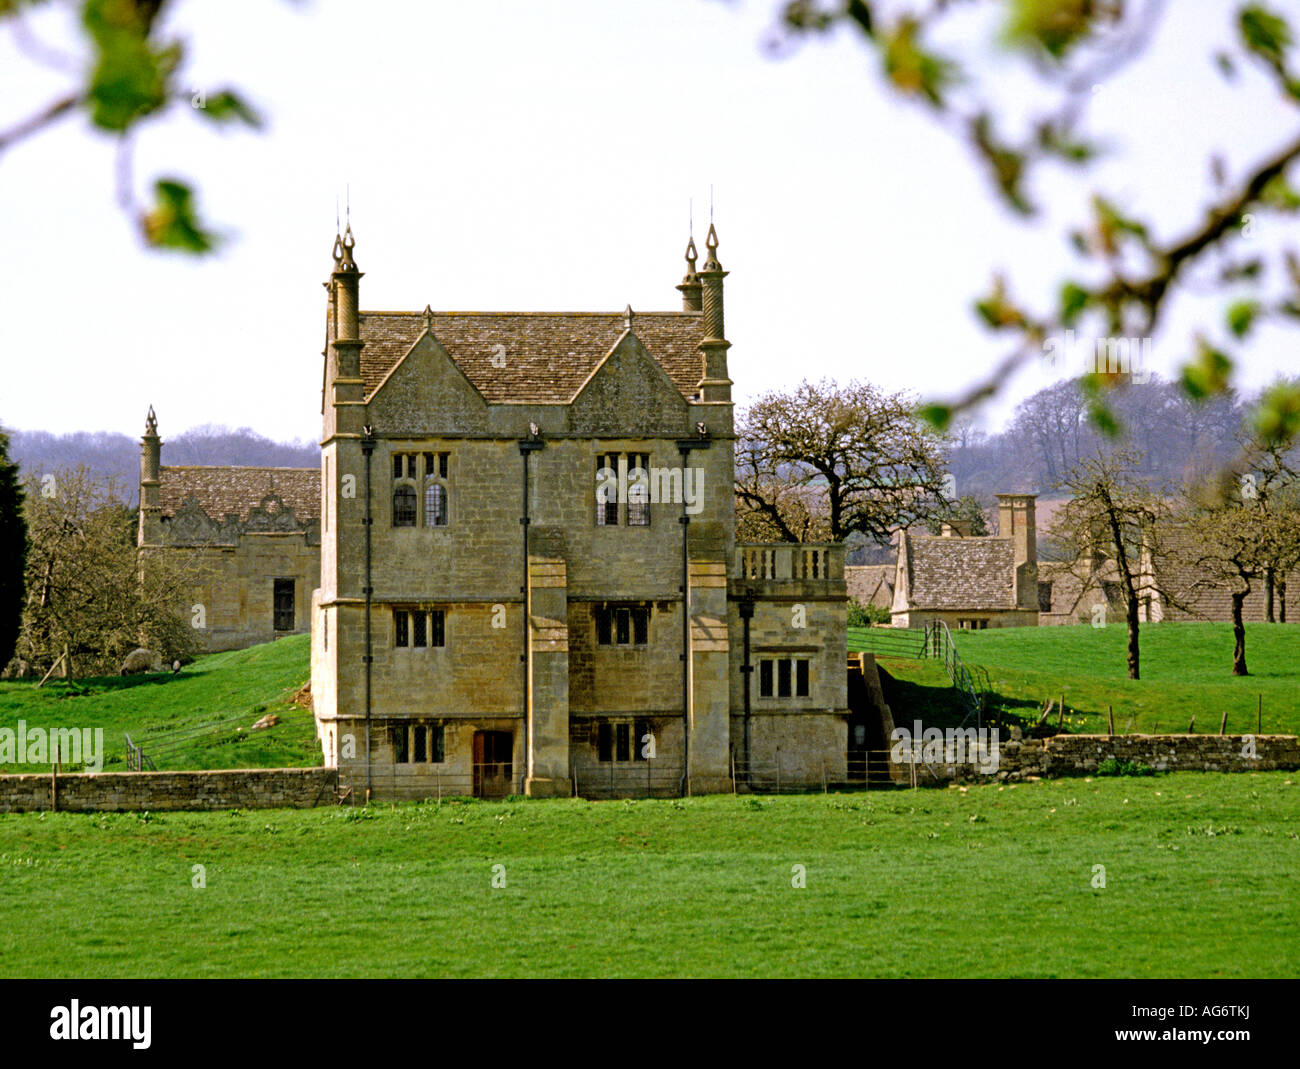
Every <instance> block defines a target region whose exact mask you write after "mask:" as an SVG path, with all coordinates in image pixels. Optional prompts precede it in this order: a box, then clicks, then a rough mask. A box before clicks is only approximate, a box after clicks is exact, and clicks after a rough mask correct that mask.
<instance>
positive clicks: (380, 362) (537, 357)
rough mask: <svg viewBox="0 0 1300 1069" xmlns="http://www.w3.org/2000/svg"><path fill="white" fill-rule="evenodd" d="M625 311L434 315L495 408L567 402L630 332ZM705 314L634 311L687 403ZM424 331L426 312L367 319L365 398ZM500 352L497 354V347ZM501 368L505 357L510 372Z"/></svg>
mask: <svg viewBox="0 0 1300 1069" xmlns="http://www.w3.org/2000/svg"><path fill="white" fill-rule="evenodd" d="M626 322H627V320H626V315H625V313H623V312H610V313H604V312H434V313H432V329H433V336H434V337H435V338H437V340H438V342H439V343H440V344H441V345H442V347H443V348H444V349H446V350H447V353H448V354H449V355H450V356H451V358H452V359H453V360H454V361H455V362H456V364H457V366H458V367H459V368H460V369H461V371H462V372H463V373H464V374H465V377H466V378H467V379H469V381H470V382H472V383H473V384H474V386H475V388H476V389H477V390H478V391H479V393H481V394H482V395H483V397H484V399H485V400H486V401H487V402H488V403H489V404H568V403H569V402H570V401H572V400H573V399H574V397H575V396H576V395H577V393H578V391H579V390H580V389H581V388H582V386H583V384H584V383H585V382H586V381H587V378H588V377H589V376H590V375H591V373H592V371H594V370H595V369H596V366H597V365H598V364H599V363H600V362H601V360H603V359H604V358H605V356H606V354H608V353H609V351H610V350H611V349H613V348H614V344H615V343H616V342H617V341H618V339H619V338H620V337H621V336H622V334H623V332H624V330H626V329H627V328H626ZM702 324H703V319H702V316H701V313H699V312H635V313H634V314H633V327H632V329H633V332H634V333H635V334H636V336H637V337H638V338H639V339H640V340H641V343H642V344H643V345H644V346H645V347H646V349H647V350H648V351H649V353H650V355H651V356H653V357H654V358H655V359H656V360H657V361H658V362H659V364H660V366H661V367H662V368H663V369H664V371H666V372H667V373H668V377H669V378H670V379H672V381H673V385H675V386H676V387H677V389H678V390H680V391H681V393H682V395H683V396H684V397H685V398H687V400H689V399H690V398H691V395H692V394H694V393H696V392H697V391H698V388H699V382H700V377H701V374H702V365H701V361H700V355H699V351H698V348H697V347H698V345H699V343H700V339H701V338H702V337H703V326H702ZM423 331H424V314H423V313H420V312H365V313H362V316H361V339H362V341H364V342H365V343H366V344H365V347H364V348H363V349H362V350H361V377H362V379H364V380H365V390H366V396H367V397H369V396H370V395H371V394H373V393H374V391H375V388H376V387H378V385H379V384H380V382H382V381H383V379H384V376H385V375H387V374H388V372H389V371H391V370H392V369H393V367H394V366H395V365H396V364H397V362H398V361H399V360H401V359H402V357H403V356H405V355H406V353H407V351H408V350H409V349H410V348H411V346H412V345H414V344H415V342H416V340H417V339H418V338H419V337H420V335H421V334H422V333H423ZM498 345H499V346H502V347H503V349H504V352H503V351H502V350H501V349H497V346H498ZM494 354H498V359H497V363H498V364H499V363H501V362H502V361H501V359H500V357H501V356H504V358H505V360H504V363H505V366H504V367H497V366H495V365H494V364H493V362H492V359H493V355H494Z"/></svg>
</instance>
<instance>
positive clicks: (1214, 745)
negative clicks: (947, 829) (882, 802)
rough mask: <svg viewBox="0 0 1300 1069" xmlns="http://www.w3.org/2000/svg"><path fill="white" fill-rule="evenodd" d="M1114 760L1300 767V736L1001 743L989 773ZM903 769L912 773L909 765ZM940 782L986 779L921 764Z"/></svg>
mask: <svg viewBox="0 0 1300 1069" xmlns="http://www.w3.org/2000/svg"><path fill="white" fill-rule="evenodd" d="M1250 754H1253V755H1254V756H1250ZM1111 757H1113V758H1115V760H1117V761H1132V762H1136V763H1140V764H1144V765H1147V766H1149V767H1151V768H1153V769H1155V770H1156V771H1158V772H1186V771H1192V772H1270V771H1275V770H1289V769H1300V738H1297V737H1296V736H1295V735H1055V736H1051V737H1049V738H1046V739H1024V740H1022V741H1012V742H1003V743H1001V745H1000V747H999V754H998V765H997V769H996V770H995V771H992V772H990V773H987V774H986V775H988V776H990V777H992V778H996V779H999V780H1019V779H1024V778H1025V777H1027V776H1082V775H1092V774H1095V773H1096V771H1097V768H1098V766H1099V765H1100V764H1101V763H1102V762H1103V761H1105V760H1106V759H1107V758H1111ZM901 767H902V768H903V769H906V764H903V765H902V766H901ZM896 778H897V777H896ZM936 778H937V779H938V780H941V781H946V780H952V779H981V778H985V777H984V776H982V775H981V773H980V772H979V770H978V769H977V768H976V767H975V766H974V765H972V764H970V763H965V764H955V763H950V762H931V763H930V765H928V766H927V765H923V764H918V765H917V779H918V782H920V783H922V784H924V783H927V782H929V783H933V782H935V780H936ZM904 779H905V777H904Z"/></svg>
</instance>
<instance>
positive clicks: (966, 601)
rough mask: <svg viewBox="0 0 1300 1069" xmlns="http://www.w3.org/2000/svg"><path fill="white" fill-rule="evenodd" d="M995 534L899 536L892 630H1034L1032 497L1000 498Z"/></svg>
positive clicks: (949, 531) (951, 530)
mask: <svg viewBox="0 0 1300 1069" xmlns="http://www.w3.org/2000/svg"><path fill="white" fill-rule="evenodd" d="M996 496H997V500H998V534H997V535H995V536H990V535H982V536H974V537H972V536H970V535H968V534H967V533H966V532H965V530H964V529H962V528H960V527H958V526H956V525H953V524H948V525H946V526H945V527H944V533H943V534H942V535H938V536H933V535H916V534H912V533H910V532H907V531H902V532H900V533H899V536H898V560H897V566H896V571H895V575H894V600H893V604H892V606H891V615H892V618H893V624H894V626H895V627H924V626H925V625H926V624H929V623H931V622H933V621H936V620H940V621H943V622H944V623H946V624H947V625H948V626H949V627H950V628H953V629H956V628H969V629H973V630H982V629H984V628H988V627H1036V626H1038V613H1039V590H1038V549H1037V545H1036V542H1035V538H1036V529H1035V522H1034V499H1035V495H1034V494H998V495H996Z"/></svg>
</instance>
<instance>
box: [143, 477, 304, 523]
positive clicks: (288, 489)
mask: <svg viewBox="0 0 1300 1069" xmlns="http://www.w3.org/2000/svg"><path fill="white" fill-rule="evenodd" d="M269 495H275V496H277V497H279V498H280V500H281V501H282V502H284V505H285V507H286V508H289V509H292V510H293V513H294V515H295V516H296V517H297V518H298V519H299V520H300V521H302V522H303V523H307V522H310V521H311V520H314V519H316V518H318V517H319V516H320V469H319V468H242V467H166V466H164V467H162V468H160V469H159V492H158V497H159V502H160V504H161V505H162V514H163V516H164V517H171V516H175V515H176V513H177V512H178V511H180V508H181V505H183V504H184V503H185V500H186V499H187V498H191V497H192V498H194V499H195V501H197V502H198V506H199V508H201V509H202V510H203V511H204V512H205V513H206V514H207V515H208V517H209V518H210V519H212V520H216V521H220V520H222V519H224V518H225V517H226V516H227V515H228V514H230V513H234V514H235V515H237V516H238V517H239V519H240V520H241V521H246V520H247V519H248V514H249V511H250V510H251V509H253V508H256V507H257V506H259V505H260V504H261V503H262V499H263V498H265V497H267V496H269Z"/></svg>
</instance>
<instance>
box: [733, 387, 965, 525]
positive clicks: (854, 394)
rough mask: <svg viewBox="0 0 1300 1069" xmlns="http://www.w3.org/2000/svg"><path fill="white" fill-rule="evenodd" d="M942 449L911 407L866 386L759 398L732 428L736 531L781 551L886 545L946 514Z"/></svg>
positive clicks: (799, 389) (906, 398) (804, 390)
mask: <svg viewBox="0 0 1300 1069" xmlns="http://www.w3.org/2000/svg"><path fill="white" fill-rule="evenodd" d="M945 444H946V441H945V439H944V438H943V437H942V436H941V435H939V434H938V433H937V432H935V431H933V430H932V429H931V428H930V427H929V426H927V425H926V424H925V423H924V421H922V420H921V419H919V418H918V417H917V416H916V414H915V401H914V399H912V398H911V397H909V396H908V395H906V394H902V393H897V394H886V393H884V392H883V391H881V390H880V389H878V388H877V387H875V386H872V385H871V384H870V383H865V382H850V383H849V384H848V385H846V386H844V387H843V388H840V387H837V386H836V385H835V383H833V382H830V381H826V380H823V381H822V382H820V383H812V382H808V381H804V382H803V383H801V384H800V385H799V386H797V387H796V388H795V389H794V390H793V391H792V392H790V393H769V394H767V395H765V396H763V397H761V398H760V399H759V400H758V401H756V402H755V403H754V404H753V405H752V406H751V407H750V408H749V409H748V410H747V411H746V412H745V413H744V414H743V416H742V418H741V420H740V423H739V426H738V428H737V436H736V503H737V526H738V527H739V528H740V529H741V530H743V531H767V532H769V533H770V535H772V536H775V537H776V538H777V539H778V540H780V541H786V542H802V541H832V542H840V541H843V540H844V539H845V538H846V537H847V536H848V535H849V534H851V533H853V532H855V531H858V532H861V533H862V534H864V535H866V536H867V537H868V538H872V539H875V540H877V541H887V540H888V538H889V536H890V533H891V531H892V530H893V529H895V528H897V527H906V526H910V525H911V524H913V523H916V522H918V521H924V520H926V519H928V518H929V517H930V516H932V515H934V514H935V513H936V512H937V511H938V510H940V509H942V508H944V507H946V503H945V501H944V491H945V489H946V487H945V484H944V478H945V472H944V467H945V462H946V457H945V454H944V447H945Z"/></svg>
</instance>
